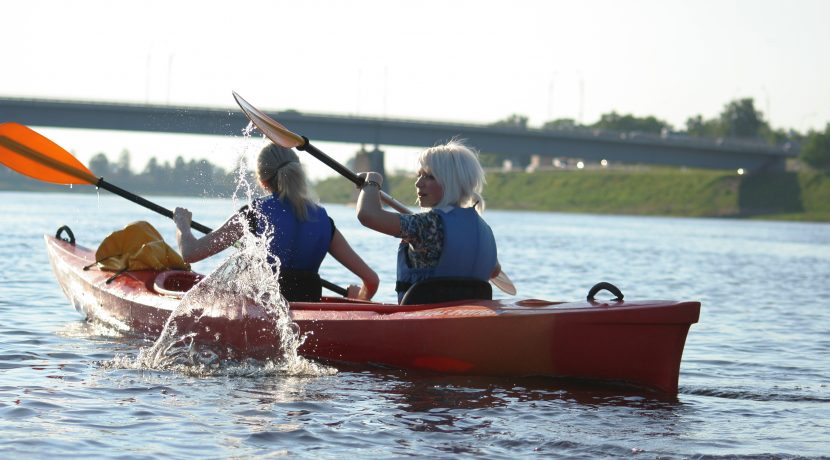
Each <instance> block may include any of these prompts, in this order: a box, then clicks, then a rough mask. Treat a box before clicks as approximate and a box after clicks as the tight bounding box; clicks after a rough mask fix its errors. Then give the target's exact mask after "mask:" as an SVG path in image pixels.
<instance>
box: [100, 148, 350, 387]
mask: <svg viewBox="0 0 830 460" xmlns="http://www.w3.org/2000/svg"><path fill="white" fill-rule="evenodd" d="M247 171H248V168H247V164H246V162H245V158H244V156H243V157H242V158H241V159H240V165H239V168H238V180H237V189H236V192H235V194H234V208H238V204H239V203H238V200H237V197H238V196H240V195H242V196H244V197H245V198H246V202H250V201H251V200H252V198H253V195H254V191H253V190H252V187H251V185H250V183H249V182H248V180H247V179H246V176H247ZM237 218H238V219H240V222H238V224H239V225H241V227H242V228H243V229H244V233H243V236H242V238H241V239H240V240H239V242H237V244H236V245H235V247H236V249H237V252H236V253H234V254H233V255H231V256H230V257H229V258H228V259H227V260H225V261H224V262H223V263H222V264H221V265H220V266H219V267H218V268H216V269H215V270H214V271H213V273H211V274H210V275H209V276H207V277H206V278H204V279H203V280H202V281H200V282H199V283H198V284H197V285H196V286H194V287H193V288H192V289H191V290H190V291H188V293H187V294H186V295H185V296H184V297H183V298H182V300H181V302H180V303H179V306H178V307H177V308H176V311H174V312H173V313H172V314H171V315H170V317H169V318H168V320H167V323H166V325H165V327H164V330H163V331H162V333H161V335H160V337H159V338H158V340H156V342H155V343H153V344H152V345H151V346H149V347H146V348H142V349H140V350H139V353H138V355H137V356H136V357H135V358H130V357H124V356H116V358H115V359H114V360H113V361H112V363H111V365H112V366H114V367H119V368H133V369H155V370H174V371H177V372H182V373H185V374H189V375H199V376H205V375H263V374H264V375H272V374H282V375H308V376H321V375H331V374H334V373H336V372H337V371H336V369H334V368H331V367H327V366H323V365H320V364H318V363H315V362H313V361H310V360H308V359H306V358H303V357H302V356H300V355H299V354H298V349H299V347H300V346H301V345H302V344H303V342H304V341H305V339H306V335H305V334H300V331H299V328H298V327H297V324H296V323H294V322H293V320H292V319H291V314H290V311H289V305H288V302H287V301H286V300H285V298H283V296H282V295H281V294H280V288H279V281H278V277H279V268H280V267H279V261H278V260H277V261H276V264H275V265H276V266H272V264H271V263H270V262H269V261H268V257H267V255H268V246H269V243H270V241H269V240H270V238H269V237H267V236H265V235H269V234H271V232H269V231H266V232H263V233H264V235H261V236H257V235H254V234H253V233H251V232H250V230H249V228H248V225H247V222H244V219H243V218H242V216H238V217H237ZM254 321H255V322H256V324H258V325H262V330H261V331H257V332H258V333H261V334H262V335H263V336H266V337H273V342H277V343H273V342H268V343H273V352H270V353H267V354H268V357H267V359H265V360H264V361H256V360H252V359H248V358H247V357H246V350H244V349H240V348H244V345H245V344H247V340H245V342H244V343H242V345H241V346H238V347H234V346H233V345H234V344H235V345H240V342H239V341H238V340H236V339H235V337H236V336H244V335H240V334H239V330H237V329H234V326H235V325H249V324H250V323H251V322H254ZM246 327H248V326H246ZM246 331H247V329H246ZM244 337H246V338H247V336H244ZM260 354H261V351H260Z"/></svg>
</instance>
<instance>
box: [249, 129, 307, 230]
mask: <svg viewBox="0 0 830 460" xmlns="http://www.w3.org/2000/svg"><path fill="white" fill-rule="evenodd" d="M257 178H258V179H259V180H260V182H262V183H263V184H264V185H265V186H266V188H267V189H268V191H270V192H271V193H274V194H276V195H278V196H279V198H280V199H281V200H283V201H286V200H287V201H288V202H289V203H291V207H292V208H294V214H295V215H296V216H297V218H298V219H300V220H301V221H305V220H308V206H316V204H314V202H313V201H312V200H311V195H310V192H309V188H308V180H307V179H306V175H305V171H304V170H303V166H302V165H301V164H300V159H299V158H298V157H297V153H296V152H294V150H292V149H288V148H285V147H282V146H279V145H277V144H274V143H269V144H268V145H266V146H265V147H263V148H262V150H261V151H260V152H259V157H257Z"/></svg>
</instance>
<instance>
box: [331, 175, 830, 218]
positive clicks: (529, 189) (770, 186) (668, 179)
mask: <svg viewBox="0 0 830 460" xmlns="http://www.w3.org/2000/svg"><path fill="white" fill-rule="evenodd" d="M388 181H389V184H390V186H391V188H390V194H391V195H392V196H394V197H396V198H398V199H399V200H400V201H402V202H404V203H413V202H414V185H413V184H414V178H411V177H401V176H399V177H390V178H389V179H388ZM316 190H317V192H318V194H319V195H320V199H321V200H322V201H323V202H324V203H325V202H329V203H347V202H350V201H353V199H354V197H353V194H352V192H353V190H354V188H353V187H351V186H350V185H349V183H348V182H346V181H345V179H343V178H341V177H332V178H329V179H326V180H324V181H322V182H321V183H319V184H317V186H316ZM484 197H485V199H486V200H487V207H488V208H491V209H526V210H534V211H558V212H586V213H598V214H632V215H665V216H690V217H747V218H762V219H780V220H807V221H830V174H828V173H819V172H813V171H809V172H797V173H796V172H786V173H769V174H753V175H745V176H738V175H735V174H734V173H732V172H727V171H709V170H691V169H669V168H643V169H641V170H588V171H586V170H582V171H574V170H568V171H543V172H535V173H532V174H527V173H524V172H510V173H502V172H496V173H488V174H487V186H486V188H485V193H484Z"/></svg>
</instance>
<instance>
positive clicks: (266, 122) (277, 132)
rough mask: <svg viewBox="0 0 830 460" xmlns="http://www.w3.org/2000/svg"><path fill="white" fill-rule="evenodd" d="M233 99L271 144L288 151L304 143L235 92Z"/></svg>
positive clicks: (299, 137)
mask: <svg viewBox="0 0 830 460" xmlns="http://www.w3.org/2000/svg"><path fill="white" fill-rule="evenodd" d="M233 98H234V99H236V103H237V104H239V107H240V108H241V109H242V112H244V113H245V116H246V117H248V119H249V120H251V123H253V124H254V126H256V127H257V129H258V130H259V131H260V132H261V133H262V134H264V135H265V137H267V138H268V139H270V140H271V141H272V142H273V143H275V144H277V145H281V146H283V147H285V148H289V149H291V148H295V147H299V146H301V145H303V144H304V143H305V140H304V139H303V138H302V136H300V135H297V134H294V133H292V132H291V131H289V130H288V129H287V128H286V127H285V126H283V125H281V124H280V123H279V122H278V121H276V120H274V119H273V118H271V117H269V116H268V115H266V114H265V112H263V111H261V110H259V109H257V108H256V107H254V106H253V105H251V104H250V103H249V102H248V101H246V100H245V99H243V98H242V96H240V95H239V94H237V93H236V92H235V91H234V92H233Z"/></svg>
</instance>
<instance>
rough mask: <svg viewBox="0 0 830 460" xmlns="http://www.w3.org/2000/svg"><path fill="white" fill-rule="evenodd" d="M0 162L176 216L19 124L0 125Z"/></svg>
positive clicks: (332, 287) (203, 229)
mask: <svg viewBox="0 0 830 460" xmlns="http://www.w3.org/2000/svg"><path fill="white" fill-rule="evenodd" d="M0 163H2V164H4V165H6V166H8V167H9V168H10V169H13V170H14V171H17V172H18V173H20V174H23V175H24V176H29V177H31V178H33V179H37V180H40V181H43V182H50V183H53V184H65V185H69V184H72V185H94V186H96V187H98V188H102V189H104V190H108V191H110V192H112V193H114V194H116V195H119V196H121V197H123V198H126V199H128V200H130V201H132V202H133V203H137V204H140V205H141V206H144V207H145V208H147V209H150V210H152V211H155V212H157V213H159V214H161V215H163V216H165V217H169V218H171V219H172V218H173V211H171V210H169V209H167V208H164V207H162V206H159V205H157V204H156V203H153V202H152V201H149V200H147V199H145V198H142V197H140V196H138V195H135V194H133V193H130V192H128V191H126V190H124V189H122V188H120V187H117V186H115V185H113V184H110V183H109V182H106V181H105V180H104V178H103V177H97V176H95V174H93V173H92V171H90V170H89V169H87V167H86V166H84V165H83V164H82V163H81V162H80V161H78V159H77V158H75V157H74V156H72V154H71V153H69V152H67V151H66V150H65V149H64V148H63V147H61V146H59V145H58V144H56V143H54V142H52V141H51V140H50V139H48V138H46V137H45V136H43V135H41V134H39V133H37V132H36V131H34V130H32V129H31V128H28V127H26V126H24V125H21V124H19V123H3V124H0ZM190 227H191V228H193V229H195V230H198V231H200V232H202V233H204V234H208V233H210V232H211V229H210V228H209V227H207V226H205V225H202V224H200V223H198V222H196V221H191V222H190ZM322 284H323V287H325V288H326V289H329V290H331V291H333V292H336V293H338V294H340V295H343V296H345V295H346V289H344V288H342V287H340V286H337V285H336V284H333V283H331V282H329V281H326V280H322Z"/></svg>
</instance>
